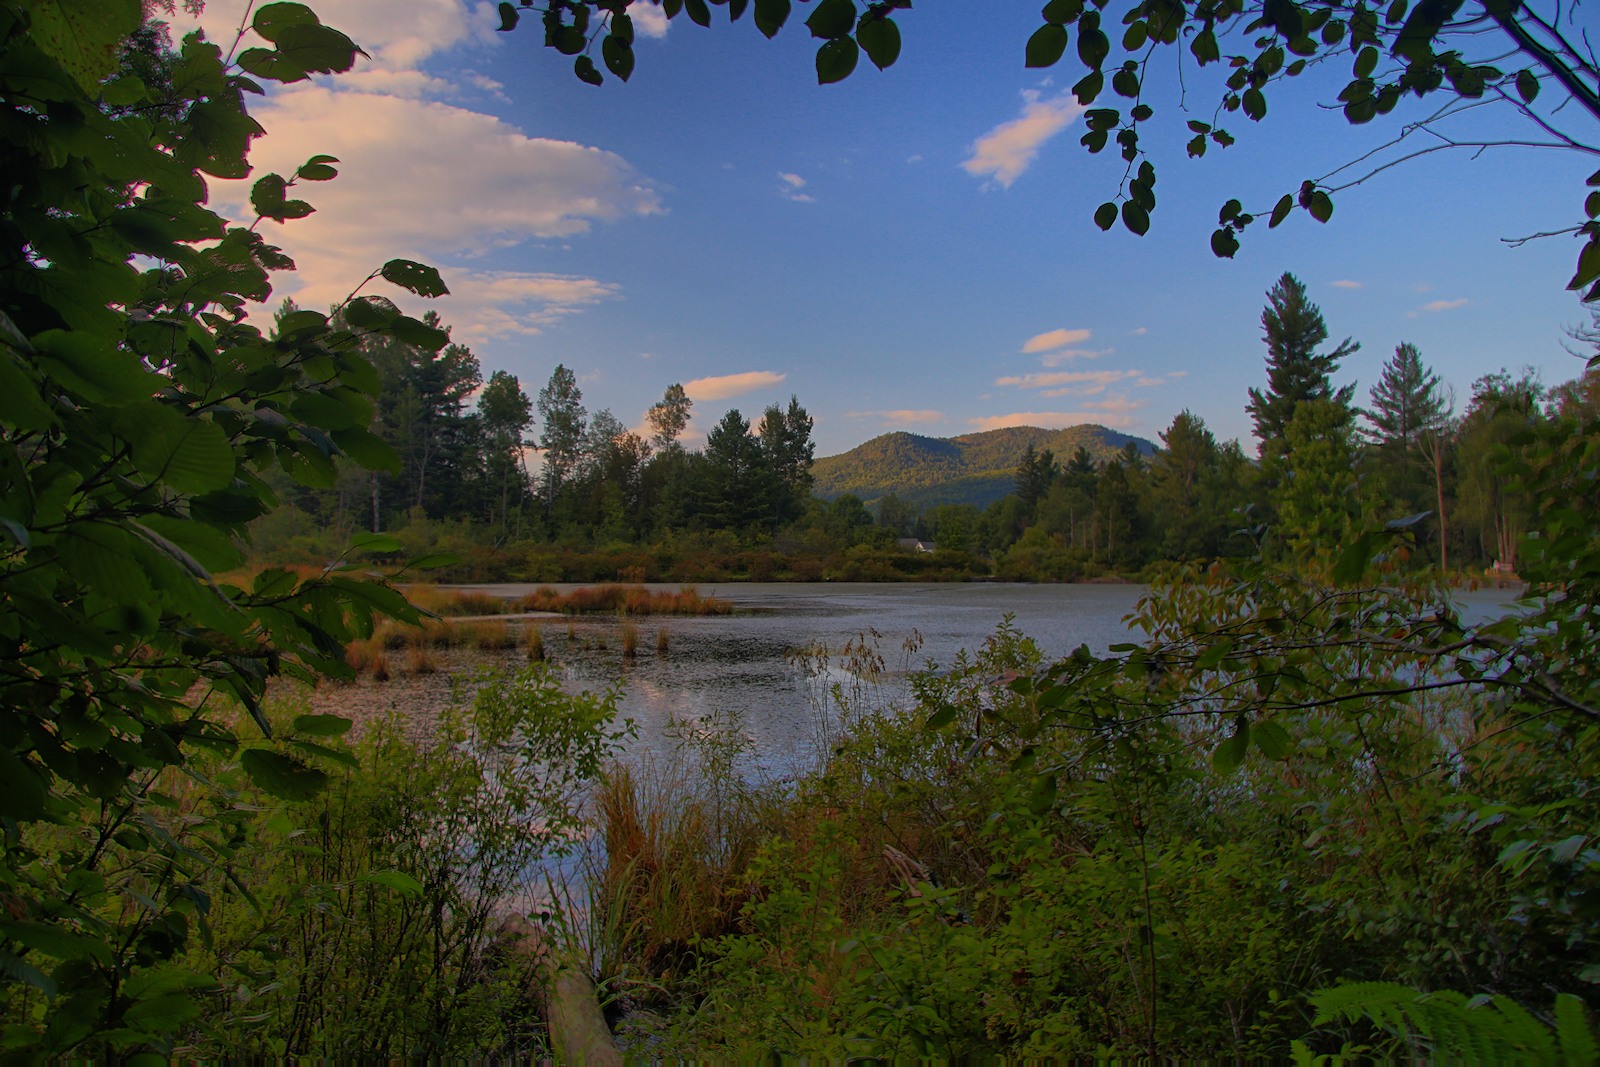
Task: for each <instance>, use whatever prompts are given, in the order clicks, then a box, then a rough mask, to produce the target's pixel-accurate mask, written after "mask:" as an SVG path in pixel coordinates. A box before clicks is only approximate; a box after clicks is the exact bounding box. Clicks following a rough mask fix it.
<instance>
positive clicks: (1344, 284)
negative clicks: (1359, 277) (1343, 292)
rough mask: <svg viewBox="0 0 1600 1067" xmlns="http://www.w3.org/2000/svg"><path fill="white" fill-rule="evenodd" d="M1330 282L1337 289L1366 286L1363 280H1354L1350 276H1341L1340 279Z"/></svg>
mask: <svg viewBox="0 0 1600 1067" xmlns="http://www.w3.org/2000/svg"><path fill="white" fill-rule="evenodd" d="M1330 284H1331V285H1332V286H1333V287H1334V288H1335V289H1361V288H1364V286H1363V284H1362V283H1361V282H1358V281H1352V280H1351V279H1349V278H1340V279H1339V280H1338V281H1336V282H1331V283H1330Z"/></svg>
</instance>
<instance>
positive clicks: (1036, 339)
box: [1022, 329, 1093, 355]
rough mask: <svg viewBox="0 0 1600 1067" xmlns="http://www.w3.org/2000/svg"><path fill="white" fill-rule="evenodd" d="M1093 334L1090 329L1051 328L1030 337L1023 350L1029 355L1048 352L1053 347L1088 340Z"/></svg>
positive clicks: (1062, 346)
mask: <svg viewBox="0 0 1600 1067" xmlns="http://www.w3.org/2000/svg"><path fill="white" fill-rule="evenodd" d="M1091 336H1093V335H1092V334H1091V333H1090V332H1089V331H1088V330H1066V329H1062V330H1050V331H1048V332H1046V333H1041V334H1035V335H1034V336H1032V337H1030V338H1028V339H1027V340H1026V341H1024V342H1023V343H1022V351H1023V352H1024V353H1026V354H1028V355H1032V354H1033V353H1035V352H1048V351H1050V350H1051V349H1053V348H1064V347H1066V346H1067V345H1073V344H1078V343H1079V342H1081V341H1087V340H1088V339H1089V338H1090V337H1091Z"/></svg>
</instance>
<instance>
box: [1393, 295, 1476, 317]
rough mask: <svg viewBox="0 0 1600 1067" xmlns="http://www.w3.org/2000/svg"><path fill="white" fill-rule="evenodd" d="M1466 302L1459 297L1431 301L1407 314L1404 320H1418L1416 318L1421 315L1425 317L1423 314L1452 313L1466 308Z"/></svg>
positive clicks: (1465, 299) (1464, 298) (1463, 298)
mask: <svg viewBox="0 0 1600 1067" xmlns="http://www.w3.org/2000/svg"><path fill="white" fill-rule="evenodd" d="M1467 302H1468V301H1467V298H1466V297H1460V298H1458V299H1455V300H1432V301H1429V302H1428V303H1426V304H1423V305H1422V306H1421V307H1420V308H1418V309H1417V310H1415V311H1409V312H1407V313H1406V318H1408V319H1415V318H1418V317H1420V316H1422V315H1425V314H1426V315H1437V314H1439V313H1440V312H1442V311H1454V310H1456V309H1457V308H1464V307H1466V306H1467Z"/></svg>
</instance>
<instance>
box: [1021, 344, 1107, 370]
mask: <svg viewBox="0 0 1600 1067" xmlns="http://www.w3.org/2000/svg"><path fill="white" fill-rule="evenodd" d="M1115 351H1116V349H1115V348H1060V349H1057V350H1056V351H1054V352H1046V353H1045V354H1044V355H1042V356H1040V357H1039V364H1040V365H1041V366H1045V367H1059V366H1061V365H1062V364H1063V363H1071V362H1072V361H1073V360H1077V359H1099V358H1100V357H1101V356H1109V355H1110V354H1111V353H1113V352H1115Z"/></svg>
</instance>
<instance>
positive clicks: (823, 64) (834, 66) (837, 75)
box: [817, 37, 861, 85]
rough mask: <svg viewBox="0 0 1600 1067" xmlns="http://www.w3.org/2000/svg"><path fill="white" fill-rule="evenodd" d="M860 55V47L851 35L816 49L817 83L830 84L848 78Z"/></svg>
mask: <svg viewBox="0 0 1600 1067" xmlns="http://www.w3.org/2000/svg"><path fill="white" fill-rule="evenodd" d="M860 55H861V49H860V47H859V46H858V45H857V44H856V42H855V39H854V38H851V37H841V38H839V39H838V40H836V41H829V42H828V43H827V44H825V45H823V46H822V47H821V48H819V49H817V84H818V85H831V84H832V83H834V82H838V81H843V80H844V79H846V78H848V77H849V76H850V72H851V71H853V70H855V69H856V61H857V59H859V58H860Z"/></svg>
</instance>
